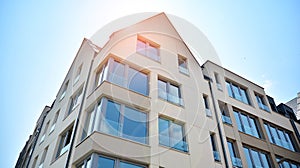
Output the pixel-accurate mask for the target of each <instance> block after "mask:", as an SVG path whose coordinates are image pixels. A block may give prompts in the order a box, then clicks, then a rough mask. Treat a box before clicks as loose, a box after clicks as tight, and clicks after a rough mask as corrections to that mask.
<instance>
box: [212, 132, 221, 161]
mask: <svg viewBox="0 0 300 168" xmlns="http://www.w3.org/2000/svg"><path fill="white" fill-rule="evenodd" d="M210 143H211V147H212V150H213V155H214V159H215V161H218V162H220V161H221V157H220V153H219V151H218V149H217V144H216V140H215V135H214V134H210Z"/></svg>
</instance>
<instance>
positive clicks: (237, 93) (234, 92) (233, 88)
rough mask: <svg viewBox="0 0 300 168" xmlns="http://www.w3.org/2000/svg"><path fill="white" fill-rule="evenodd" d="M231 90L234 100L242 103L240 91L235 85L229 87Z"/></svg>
mask: <svg viewBox="0 0 300 168" xmlns="http://www.w3.org/2000/svg"><path fill="white" fill-rule="evenodd" d="M231 86H232V90H233V96H234V98H235V99H238V100H239V101H242V97H241V95H240V89H239V87H238V86H236V85H231Z"/></svg>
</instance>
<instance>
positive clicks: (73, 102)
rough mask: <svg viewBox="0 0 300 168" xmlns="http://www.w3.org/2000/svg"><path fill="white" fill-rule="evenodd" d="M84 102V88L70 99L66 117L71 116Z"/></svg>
mask: <svg viewBox="0 0 300 168" xmlns="http://www.w3.org/2000/svg"><path fill="white" fill-rule="evenodd" d="M82 100H83V87H80V88H79V89H78V90H77V91H76V92H75V93H74V94H73V96H71V98H70V104H69V110H68V113H67V115H66V116H69V115H70V114H71V113H72V112H73V111H74V110H75V109H76V108H77V107H78V106H79V105H80V104H81V102H82Z"/></svg>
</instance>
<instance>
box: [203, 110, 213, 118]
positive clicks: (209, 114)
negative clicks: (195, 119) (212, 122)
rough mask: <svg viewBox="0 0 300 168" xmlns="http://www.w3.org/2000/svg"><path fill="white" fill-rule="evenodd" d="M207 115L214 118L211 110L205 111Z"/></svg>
mask: <svg viewBox="0 0 300 168" xmlns="http://www.w3.org/2000/svg"><path fill="white" fill-rule="evenodd" d="M205 113H206V116H208V117H211V116H212V113H211V111H210V109H207V108H206V109H205Z"/></svg>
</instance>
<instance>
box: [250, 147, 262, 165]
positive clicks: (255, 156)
mask: <svg viewBox="0 0 300 168" xmlns="http://www.w3.org/2000/svg"><path fill="white" fill-rule="evenodd" d="M251 156H252V159H253V163H254V165H255V166H260V167H262V165H261V162H260V159H259V154H258V152H257V151H254V150H251Z"/></svg>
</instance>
